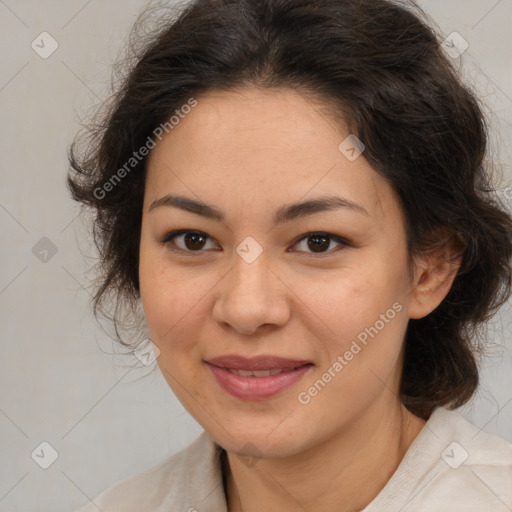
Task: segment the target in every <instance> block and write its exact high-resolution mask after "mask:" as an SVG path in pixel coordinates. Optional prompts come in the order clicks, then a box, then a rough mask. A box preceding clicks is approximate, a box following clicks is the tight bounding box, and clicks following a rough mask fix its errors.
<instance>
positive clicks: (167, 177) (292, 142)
mask: <svg viewBox="0 0 512 512" xmlns="http://www.w3.org/2000/svg"><path fill="white" fill-rule="evenodd" d="M196 99H197V105H196V106H195V107H194V108H193V109H191V111H190V112H189V113H188V114H186V115H184V116H183V118H182V119H180V121H179V123H178V124H177V125H175V126H174V128H173V129H172V130H171V131H170V132H169V133H168V134H166V135H164V137H163V138H162V140H161V141H160V142H158V143H157V145H156V147H155V148H154V149H153V150H152V151H151V153H150V157H149V161H148V169H147V180H146V194H145V196H146V201H145V202H149V201H150V200H151V201H154V200H155V199H157V198H158V197H160V196H162V195H164V194H166V193H182V194H184V195H185V194H186V195H189V196H191V197H193V196H194V195H195V196H197V197H200V198H202V199H204V200H206V201H207V202H209V203H213V204H218V205H219V206H225V207H226V209H227V210H228V209H229V205H233V206H236V205H238V207H239V206H240V205H241V204H242V203H243V204H244V205H245V207H246V210H245V211H240V208H238V213H237V214H240V215H242V216H243V215H244V214H245V213H247V215H254V214H259V212H261V213H263V212H264V211H265V209H268V208H269V207H271V205H274V206H276V207H277V206H280V205H281V204H283V203H286V202H295V201H297V200H299V199H310V198H314V197H316V196H320V195H326V194H336V193H337V194H340V195H341V196H343V197H346V198H347V199H349V200H351V201H353V202H356V203H358V204H361V205H362V206H363V207H364V208H365V209H366V210H367V211H368V212H369V213H370V215H371V216H372V217H374V218H375V219H382V218H384V217H389V216H390V215H394V214H396V213H397V212H396V210H397V207H398V204H397V198H396V196H395V194H394V193H393V191H392V189H391V187H390V186H389V184H388V183H387V181H386V180H385V179H384V178H383V177H382V176H381V175H380V174H378V173H377V172H376V171H375V170H374V169H373V168H372V167H371V166H370V165H369V164H368V162H367V161H366V159H365V158H364V156H363V155H364V154H363V155H362V156H360V157H359V158H357V159H356V160H354V161H350V160H349V159H347V158H346V157H345V155H344V154H343V153H342V152H341V151H340V150H339V145H340V143H342V142H343V141H344V140H345V139H346V138H347V137H348V136H349V135H350V133H349V132H348V130H347V129H346V127H345V126H344V124H343V122H342V120H341V119H340V121H339V122H335V120H334V117H333V115H332V111H329V107H328V106H327V105H326V104H322V103H321V102H319V101H316V100H315V99H313V98H311V97H307V96H304V95H303V94H299V93H297V92H295V91H293V90H289V89H273V90H268V89H257V88H251V87H247V88H245V89H241V90H238V91H236V92H233V91H211V92H209V93H207V94H204V95H201V96H199V97H198V98H196ZM221 203H222V204H221ZM146 207H147V206H146ZM272 208H273V209H275V208H274V207H272Z"/></svg>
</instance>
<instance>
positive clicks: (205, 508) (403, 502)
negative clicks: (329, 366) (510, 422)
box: [78, 407, 512, 512]
mask: <svg viewBox="0 0 512 512" xmlns="http://www.w3.org/2000/svg"><path fill="white" fill-rule="evenodd" d="M222 451H223V450H222V448H221V447H220V446H219V445H217V444H216V443H215V442H213V441H212V439H211V438H210V437H209V435H208V434H207V433H206V432H203V433H202V434H201V435H200V436H199V437H198V438H197V439H196V440H195V441H194V442H193V443H192V444H190V445H189V446H188V447H186V448H185V449H184V450H182V451H180V452H178V453H176V454H175V455H173V456H172V457H169V458H168V459H166V460H164V461H163V462H161V463H159V464H158V465H156V466H153V467H152V468H150V469H148V470H146V471H144V472H142V473H139V474H137V475H134V476H131V477H129V478H126V479H124V480H121V481H119V482H117V483H115V484H114V485H113V486H111V487H109V488H108V489H106V490H105V491H103V492H102V493H101V494H100V495H99V496H98V497H97V498H96V499H95V500H94V503H93V502H91V503H89V504H87V505H85V507H83V508H82V509H80V511H78V512H98V508H99V510H101V511H102V512H149V511H151V512H227V505H226V498H225V495H224V487H223V482H222V469H221V461H220V456H221V453H222ZM398 511H400V512H511V511H512V444H510V443H507V442H506V441H505V440H504V439H502V438H500V437H497V436H494V435H490V434H488V433H486V432H484V431H482V430H480V429H478V428H477V427H475V426H473V425H472V424H471V423H469V422H468V421H466V420H465V419H464V418H463V417H462V416H461V415H460V414H458V413H457V412H453V411H448V410H447V409H444V408H442V407H438V408H437V409H435V410H434V412H433V413H432V415H431V416H430V418H429V420H428V421H427V423H426V424H425V426H424V427H423V429H422V430H421V432H420V433H419V434H418V436H417V437H416V439H415V440H414V441H413V443H412V444H411V446H410V447H409V449H408V451H407V453H406V454H405V456H404V458H403V459H402V462H401V463H400V465H399V467H398V468H397V470H396V471H395V473H394V474H393V476H392V477H391V478H390V480H389V481H388V483H387V484H386V486H385V487H384V488H383V489H382V490H381V492H380V493H379V494H378V495H377V497H376V498H375V499H374V500H373V501H372V502H371V503H370V504H369V505H368V506H367V507H366V508H365V509H364V510H363V511H362V512H398Z"/></svg>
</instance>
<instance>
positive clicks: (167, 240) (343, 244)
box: [160, 229, 351, 258]
mask: <svg viewBox="0 0 512 512" xmlns="http://www.w3.org/2000/svg"><path fill="white" fill-rule="evenodd" d="M189 233H193V234H195V235H200V236H203V237H206V240H207V241H208V240H212V239H211V237H209V236H208V235H207V234H206V233H204V232H203V231H196V230H193V229H178V230H175V231H171V232H170V233H167V234H166V235H165V237H164V238H163V239H162V240H160V243H161V244H162V245H169V244H174V239H175V238H176V237H178V236H180V235H186V234H189ZM315 235H317V236H323V237H326V238H329V239H330V241H334V242H336V243H339V244H341V248H340V249H343V248H344V247H349V246H350V245H351V244H350V243H349V242H348V241H347V240H345V239H344V238H341V237H340V236H337V235H333V234H332V233H327V232H324V231H311V232H309V233H306V234H304V235H302V236H300V237H299V238H298V239H297V240H296V241H295V242H293V245H292V246H295V245H297V244H299V243H300V242H302V241H303V240H307V239H308V238H312V237H313V236H315ZM329 245H330V244H329ZM340 249H338V250H340ZM171 250H172V251H174V252H178V253H182V254H190V255H194V253H195V254H196V255H200V254H201V253H203V252H204V251H203V250H202V249H199V250H197V251H192V250H185V249H180V248H176V247H171ZM299 252H306V254H311V255H313V256H315V257H320V258H321V257H322V256H325V255H330V254H332V253H333V252H337V251H336V250H335V251H333V250H329V251H325V252H318V253H315V252H307V251H299Z"/></svg>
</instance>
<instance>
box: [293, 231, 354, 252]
mask: <svg viewBox="0 0 512 512" xmlns="http://www.w3.org/2000/svg"><path fill="white" fill-rule="evenodd" d="M304 241H307V244H306V245H307V248H308V249H309V251H303V252H312V253H317V254H322V253H326V252H333V251H327V249H328V248H329V246H330V245H331V242H334V243H337V244H339V245H341V248H343V247H345V246H348V245H349V243H348V242H347V241H346V240H344V239H343V238H341V237H339V236H336V235H332V234H331V233H308V234H306V235H304V236H303V237H301V238H300V239H299V241H298V242H297V243H296V244H295V246H299V245H300V244H301V243H303V242H304ZM295 246H294V247H295Z"/></svg>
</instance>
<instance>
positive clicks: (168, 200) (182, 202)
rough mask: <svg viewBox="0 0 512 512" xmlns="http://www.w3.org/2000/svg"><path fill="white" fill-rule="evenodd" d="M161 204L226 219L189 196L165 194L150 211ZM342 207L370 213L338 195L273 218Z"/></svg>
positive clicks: (283, 219) (291, 217) (286, 210)
mask: <svg viewBox="0 0 512 512" xmlns="http://www.w3.org/2000/svg"><path fill="white" fill-rule="evenodd" d="M161 206H170V207H174V208H179V209H181V210H185V211H187V212H191V213H195V214H197V215H201V216H202V217H206V218H208V219H212V220H217V221H220V222H223V221H224V220H225V216H224V214H223V213H222V211H221V210H219V209H218V208H216V207H214V206H211V205H209V204H207V203H204V202H203V201H199V200H196V199H191V198H189V197H184V196H177V195H171V194H168V195H165V196H163V197H161V198H160V199H157V200H156V201H153V203H151V205H150V207H149V210H148V212H150V211H151V210H153V209H155V208H158V207H161ZM341 208H346V209H348V210H351V211H354V212H356V213H361V214H364V215H368V216H369V215H370V214H369V213H368V212H367V211H366V209H365V208H364V207H363V206H361V205H359V204H357V203H354V202H352V201H350V200H349V199H345V198H342V197H338V196H324V197H318V198H316V199H311V200H309V201H303V202H301V203H294V204H290V205H285V206H281V207H280V208H278V209H277V211H276V212H275V214H274V219H273V220H274V224H280V223H283V222H289V221H291V220H294V219H298V218H302V217H306V216H308V215H313V214H315V213H318V212H324V211H330V210H337V209H341Z"/></svg>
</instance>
